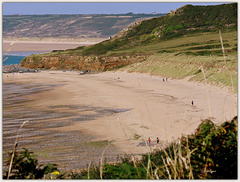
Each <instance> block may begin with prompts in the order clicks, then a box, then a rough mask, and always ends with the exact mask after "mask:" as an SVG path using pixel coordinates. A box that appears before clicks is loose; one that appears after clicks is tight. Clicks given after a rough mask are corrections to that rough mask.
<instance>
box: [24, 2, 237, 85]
mask: <svg viewBox="0 0 240 182" xmlns="http://www.w3.org/2000/svg"><path fill="white" fill-rule="evenodd" d="M219 31H221V32H219ZM220 37H222V39H223V44H221V42H220ZM222 47H223V48H224V53H223V49H222ZM133 63H135V64H133ZM21 65H22V66H24V67H27V68H45V69H79V70H82V69H87V70H98V71H104V70H111V69H116V68H120V67H122V66H126V65H129V66H127V67H125V68H124V69H127V70H128V71H137V72H146V73H151V74H156V75H161V76H167V77H172V78H185V77H189V76H190V77H191V78H192V79H196V80H200V81H201V80H203V79H204V78H203V76H202V73H201V72H202V71H203V70H202V69H205V72H206V74H207V76H206V79H207V80H209V81H210V82H216V80H217V82H219V81H220V83H221V84H223V85H231V84H232V82H233V84H234V87H236V86H237V76H236V75H237V4H236V3H232V4H222V5H217V6H192V5H186V6H183V7H181V8H179V9H177V10H175V11H171V12H170V13H169V14H167V15H165V16H162V17H158V18H152V19H150V20H143V21H138V22H136V23H134V24H132V25H130V26H128V27H127V28H124V29H123V30H122V31H120V32H118V33H117V34H116V35H115V36H114V37H113V38H111V39H109V40H106V41H103V42H100V43H98V44H95V45H92V46H86V47H83V46H80V47H78V48H76V49H68V50H65V51H60V50H59V51H58V50H55V51H53V52H51V53H46V54H41V55H31V56H28V57H26V58H25V59H24V60H22V61H21ZM222 68H225V69H228V70H230V71H231V72H232V75H234V76H233V78H232V80H233V81H231V82H230V80H231V79H230V78H229V76H227V75H226V73H225V71H223V70H224V69H222ZM208 74H209V75H208ZM226 80H228V81H226Z"/></svg>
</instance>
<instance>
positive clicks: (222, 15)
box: [82, 3, 237, 55]
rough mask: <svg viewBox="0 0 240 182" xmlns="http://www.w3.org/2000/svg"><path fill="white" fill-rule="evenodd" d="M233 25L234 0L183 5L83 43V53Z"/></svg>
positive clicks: (103, 52)
mask: <svg viewBox="0 0 240 182" xmlns="http://www.w3.org/2000/svg"><path fill="white" fill-rule="evenodd" d="M236 29H237V4H236V3H235V4H224V5H218V6H192V5H187V6H184V7H182V8H179V9H177V10H176V11H173V12H171V13H169V14H168V15H166V16H163V17H159V18H153V19H151V20H145V21H142V22H140V23H136V24H135V25H133V26H130V27H128V28H127V29H124V30H123V31H121V32H119V33H118V34H117V35H116V36H115V37H114V38H113V39H111V40H109V41H104V42H102V43H99V44H96V45H93V46H90V47H86V48H84V49H83V50H82V54H84V55H101V54H106V53H107V52H109V51H117V50H118V51H119V50H124V49H128V48H131V47H135V46H144V45H149V44H152V43H154V44H155V43H158V42H160V41H164V40H169V39H173V38H177V37H181V36H186V35H191V34H196V33H207V32H218V30H222V32H227V31H232V30H236Z"/></svg>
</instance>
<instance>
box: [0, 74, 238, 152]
mask: <svg viewBox="0 0 240 182" xmlns="http://www.w3.org/2000/svg"><path fill="white" fill-rule="evenodd" d="M13 81H14V82H17V83H21V84H25V85H27V84H36V83H37V84H48V85H51V84H54V85H56V86H55V87H54V88H53V89H50V90H47V91H44V92H39V93H35V94H31V95H27V96H26V98H27V99H28V100H31V101H30V102H28V103H27V105H28V107H31V106H32V107H34V108H37V109H38V110H46V109H47V110H49V109H50V110H51V108H52V109H54V111H56V112H59V113H61V112H68V113H75V112H79V110H76V107H74V106H79V107H80V106H81V107H85V108H86V107H87V108H95V109H96V108H104V110H105V111H104V112H105V113H106V114H105V115H101V117H93V118H90V119H89V118H88V119H86V120H84V119H81V122H73V123H72V124H70V125H66V126H62V127H57V128H49V130H52V131H53V130H57V131H58V132H66V131H67V132H70V131H72V132H76V131H80V132H82V133H84V134H87V135H94V136H98V137H97V140H109V141H112V142H113V144H115V145H116V146H117V147H118V148H119V149H120V151H123V152H126V153H128V154H129V153H133V154H138V153H144V152H147V151H149V148H148V147H145V146H144V145H141V144H142V143H144V141H146V140H147V138H148V137H151V138H152V140H153V141H154V140H156V137H159V139H160V140H161V141H170V140H172V139H176V138H178V137H180V136H181V135H182V134H189V133H191V132H193V131H194V130H195V129H196V127H197V126H198V125H199V123H200V121H201V120H202V119H206V118H210V117H211V118H212V120H213V121H214V122H216V123H219V122H223V121H225V120H229V119H232V118H233V117H234V116H235V115H236V114H237V113H236V111H237V96H236V95H232V94H230V93H229V92H228V91H227V89H220V88H216V87H210V86H206V85H204V84H199V83H191V82H187V81H186V80H171V79H168V81H167V82H166V81H165V82H163V78H160V77H154V76H149V75H143V74H137V73H125V72H105V73H99V74H88V75H79V74H78V72H73V71H67V72H62V71H43V72H40V73H27V74H15V75H14V76H13V75H10V74H4V75H3V83H11V82H13ZM192 100H193V101H194V105H192ZM67 106H68V108H66V107H67ZM70 106H71V107H70ZM69 108H70V109H69ZM101 111H102V110H101ZM107 111H108V112H107ZM96 112H97V111H95V110H89V109H88V110H86V112H83V115H91V114H94V113H96ZM109 112H110V113H111V114H109Z"/></svg>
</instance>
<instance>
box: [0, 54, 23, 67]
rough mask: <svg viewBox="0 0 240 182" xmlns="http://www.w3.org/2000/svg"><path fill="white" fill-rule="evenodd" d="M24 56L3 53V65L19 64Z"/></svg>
mask: <svg viewBox="0 0 240 182" xmlns="http://www.w3.org/2000/svg"><path fill="white" fill-rule="evenodd" d="M25 57H26V56H15V55H3V59H2V60H3V65H10V64H20V61H21V60H22V59H24V58H25Z"/></svg>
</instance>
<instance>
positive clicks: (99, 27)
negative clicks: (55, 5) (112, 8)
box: [3, 13, 165, 38]
mask: <svg viewBox="0 0 240 182" xmlns="http://www.w3.org/2000/svg"><path fill="white" fill-rule="evenodd" d="M163 15H165V14H158V13H153V14H133V13H127V14H89V15H81V14H80V15H3V37H4V38H5V37H28V38H32V37H38V38H46V37H50V38H89V37H93V38H108V37H109V36H113V35H114V34H116V33H117V32H119V31H120V30H122V29H123V28H125V27H126V26H129V25H130V24H132V23H133V22H136V21H140V20H144V19H149V18H153V17H160V16H163Z"/></svg>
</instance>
